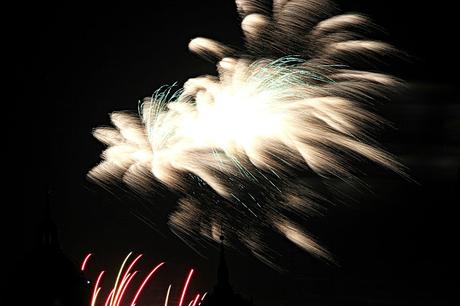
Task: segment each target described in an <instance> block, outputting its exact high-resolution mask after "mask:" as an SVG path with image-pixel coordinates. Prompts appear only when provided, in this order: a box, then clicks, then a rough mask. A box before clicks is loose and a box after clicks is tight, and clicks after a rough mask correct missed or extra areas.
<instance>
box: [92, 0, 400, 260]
mask: <svg viewBox="0 0 460 306" xmlns="http://www.w3.org/2000/svg"><path fill="white" fill-rule="evenodd" d="M236 3H237V7H238V11H239V13H240V16H241V18H242V23H241V26H242V30H243V33H244V37H245V47H244V48H243V49H241V50H236V49H234V48H230V47H228V46H226V45H224V44H221V43H219V42H216V41H213V40H210V39H206V38H195V39H193V40H192V41H191V42H190V44H189V49H190V50H191V51H192V52H194V53H196V54H198V55H200V56H202V57H204V58H206V59H209V60H213V61H215V62H217V70H218V76H209V75H207V76H200V77H196V78H192V79H189V80H188V81H187V82H186V83H185V84H184V86H183V88H181V89H179V90H176V89H175V88H174V86H165V87H162V88H160V89H158V90H157V91H156V92H155V93H154V95H152V97H148V98H145V99H144V100H143V101H142V102H141V103H140V104H139V116H138V115H133V114H129V113H126V112H117V113H112V114H111V120H112V122H113V124H114V126H115V128H110V127H104V128H98V129H96V130H95V131H94V135H95V137H96V138H97V139H99V140H100V141H101V142H103V143H104V144H106V145H107V146H108V148H107V150H105V151H104V153H103V155H102V158H103V159H104V161H103V162H102V163H101V164H99V165H98V166H97V167H95V168H94V169H92V170H91V171H90V173H89V177H90V178H91V179H92V180H94V181H96V182H98V183H101V184H105V183H110V182H113V181H120V180H121V181H123V182H124V183H126V184H127V185H129V186H131V187H133V189H134V190H136V191H139V192H149V191H150V189H151V186H152V185H151V182H152V181H155V182H157V183H160V184H163V185H165V186H167V187H168V188H170V189H172V190H175V191H177V192H178V193H180V194H181V195H183V196H182V198H181V199H180V200H179V203H178V205H179V207H178V208H177V209H176V211H175V212H174V213H173V214H172V215H171V216H170V220H169V225H170V227H171V229H172V230H173V231H174V232H175V233H177V234H179V235H181V236H182V237H185V238H190V240H195V241H196V240H199V239H200V238H203V237H204V238H208V239H211V240H214V241H217V240H218V239H219V236H220V234H221V231H222V227H224V228H225V229H226V236H228V237H229V238H230V241H232V240H233V241H238V242H239V243H242V244H243V245H244V246H245V247H247V248H248V249H249V250H250V251H251V252H252V253H253V254H254V255H256V256H257V257H259V258H260V259H263V260H264V261H266V262H269V261H270V259H269V256H268V255H267V254H268V251H269V246H268V245H266V244H265V243H264V242H263V232H264V231H266V230H269V231H275V232H277V233H280V234H281V235H282V236H284V237H286V238H287V239H288V240H290V241H292V242H293V243H295V244H296V245H297V246H299V247H300V248H302V249H304V250H306V251H308V252H310V253H311V254H313V255H317V256H319V257H322V258H328V259H331V257H330V254H329V253H328V251H327V250H326V249H324V248H323V247H321V246H320V245H319V244H318V243H317V242H316V241H315V240H314V239H313V238H312V237H311V236H310V235H309V234H308V233H307V232H306V231H305V229H304V227H303V226H302V225H301V224H303V223H305V222H304V221H305V219H306V218H307V217H308V215H310V214H312V213H318V212H319V211H320V210H319V209H318V204H317V202H318V201H317V200H318V199H320V198H321V196H320V195H319V194H318V193H317V192H314V190H312V189H308V188H307V187H306V186H305V184H303V183H302V182H301V181H300V180H298V179H293V172H295V171H297V172H298V171H299V169H300V170H301V171H302V172H308V173H310V174H316V175H318V176H320V177H321V178H323V179H325V180H327V179H328V178H331V177H336V178H339V179H342V180H345V181H352V180H354V179H355V171H354V169H353V166H352V163H354V162H355V161H356V160H361V159H368V160H371V161H373V162H375V163H377V164H380V165H382V166H384V167H386V168H389V169H391V170H393V171H395V172H398V173H402V170H401V168H402V167H401V165H400V164H399V163H398V162H396V161H395V159H394V158H393V157H392V156H391V155H390V154H388V153H386V152H385V151H383V150H382V149H381V148H379V146H378V145H377V143H376V141H375V140H374V138H373V131H374V130H375V128H377V127H379V126H381V125H383V124H384V120H383V119H381V118H380V117H379V116H378V115H376V114H375V113H373V112H372V111H371V107H370V105H371V103H369V102H371V101H373V100H375V99H376V98H379V97H383V96H384V95H385V93H386V92H388V91H389V90H391V89H394V88H395V87H397V86H398V85H399V83H400V82H399V81H398V80H397V79H395V78H394V77H391V76H389V75H386V74H382V73H379V72H375V71H373V70H372V69H371V68H369V69H362V68H360V69H357V68H353V64H354V63H357V62H360V63H361V64H363V63H364V64H369V63H370V62H372V60H373V59H375V58H377V57H379V56H380V55H382V54H389V53H390V54H391V53H395V52H396V50H395V49H394V48H393V47H392V46H391V45H389V44H387V43H384V42H381V41H375V40H369V39H366V38H365V34H366V33H368V32H369V29H375V28H376V27H375V26H374V25H373V24H372V23H371V22H370V21H369V20H368V19H367V18H366V17H365V16H362V15H358V14H342V15H333V12H334V10H335V9H334V7H333V5H331V4H330V3H329V2H328V1H318V0H278V1H276V0H274V1H273V6H272V7H269V6H268V5H267V4H266V1H258V0H246V1H236ZM331 16H332V17H331ZM361 66H362V65H361ZM197 185H198V187H197ZM206 186H208V187H209V188H205V187H206ZM201 187H203V188H202V189H203V192H201V193H200V194H199V195H197V193H196V192H193V193H192V192H191V190H195V191H196V190H197V189H198V190H199V189H200V188H201ZM204 190H207V191H204ZM293 215H295V216H296V217H295V218H292V216H293ZM227 233H230V234H227Z"/></svg>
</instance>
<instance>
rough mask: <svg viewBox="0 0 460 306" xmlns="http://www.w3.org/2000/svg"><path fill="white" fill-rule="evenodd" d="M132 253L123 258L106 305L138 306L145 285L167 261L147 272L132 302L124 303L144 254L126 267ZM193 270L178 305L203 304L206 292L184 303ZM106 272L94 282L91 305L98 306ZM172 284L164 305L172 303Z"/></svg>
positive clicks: (191, 305)
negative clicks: (135, 267)
mask: <svg viewBox="0 0 460 306" xmlns="http://www.w3.org/2000/svg"><path fill="white" fill-rule="evenodd" d="M92 255H93V254H92V253H89V254H88V255H86V256H85V257H84V259H83V262H82V264H81V270H82V271H85V269H86V266H87V264H88V261H89V259H90V257H92ZM131 255H132V252H131V253H129V254H128V255H127V256H126V257H125V259H124V260H123V263H122V264H121V267H120V269H119V270H118V274H117V277H116V279H115V283H114V285H113V287H112V289H111V290H110V293H109V294H108V295H107V297H106V300H105V302H104V306H122V305H127V306H137V301H138V299H139V297H140V295H141V293H142V291H143V290H144V287H145V286H146V285H147V283H148V282H149V281H150V280H151V279H152V278H153V276H154V275H155V273H156V272H157V271H158V270H159V269H160V268H161V267H162V266H163V265H164V264H165V262H161V263H159V264H157V265H156V266H155V267H154V268H153V269H152V270H151V271H150V272H149V274H147V276H146V277H145V278H144V280H143V281H142V283H141V284H140V285H139V287H137V289H136V293H135V294H134V297H133V299H132V300H131V302H128V303H125V304H122V301H123V297H124V295H125V292H126V290H127V289H128V287H129V285H130V284H131V281H132V280H133V279H134V277H135V276H136V275H138V272H139V271H134V272H132V270H133V268H134V266H135V265H136V263H137V262H138V261H139V259H140V258H141V257H142V254H140V255H138V256H137V257H136V258H134V259H133V260H132V261H131V262H130V264H129V265H128V267H127V268H126V269H125V268H124V267H125V265H126V264H127V262H128V259H129V258H130V257H131ZM193 272H194V269H190V271H189V273H188V275H187V278H186V279H185V283H184V285H183V288H182V292H181V295H180V300H179V304H178V305H177V306H199V305H200V304H201V302H202V301H203V299H204V297H205V296H206V293H205V294H203V295H201V294H199V293H198V294H197V295H196V296H195V297H194V298H193V299H192V300H191V301H190V302H189V303H188V304H184V301H185V298H186V295H187V290H188V287H189V284H190V281H191V279H192V275H193ZM104 273H105V271H101V272H100V273H99V275H98V277H97V279H96V282H95V283H94V287H93V291H92V292H93V294H92V296H91V301H90V306H96V302H97V300H98V298H99V296H100V292H101V290H102V286H101V283H102V278H103V276H104ZM122 274H123V276H122ZM171 286H172V285H169V287H168V290H167V292H166V295H165V300H164V304H163V305H164V306H169V305H170V304H169V295H170V291H171ZM200 297H201V299H200Z"/></svg>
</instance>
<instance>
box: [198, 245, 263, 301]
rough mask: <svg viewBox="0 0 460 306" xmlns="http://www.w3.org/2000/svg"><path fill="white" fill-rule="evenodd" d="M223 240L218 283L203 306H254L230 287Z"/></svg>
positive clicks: (207, 296)
mask: <svg viewBox="0 0 460 306" xmlns="http://www.w3.org/2000/svg"><path fill="white" fill-rule="evenodd" d="M223 240H224V238H223V236H221V243H220V255H219V266H218V268H217V283H216V285H215V286H214V288H213V289H212V291H211V292H210V293H208V294H207V295H206V298H205V299H204V301H203V302H202V303H201V306H227V305H235V306H254V303H253V302H252V301H251V300H247V299H245V298H244V297H242V296H241V295H239V294H238V293H236V292H235V291H234V290H233V288H232V286H231V285H230V281H229V273H228V267H227V261H226V258H225V249H224V242H223Z"/></svg>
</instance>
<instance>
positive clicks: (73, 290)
mask: <svg viewBox="0 0 460 306" xmlns="http://www.w3.org/2000/svg"><path fill="white" fill-rule="evenodd" d="M50 196H51V194H50V192H49V191H48V192H47V196H46V201H45V204H44V209H43V213H42V216H41V222H40V223H39V225H38V227H37V232H36V245H35V247H34V248H33V249H32V250H31V251H30V252H28V253H27V254H25V256H24V258H23V260H22V261H21V262H20V263H19V266H18V268H17V269H16V273H15V280H14V281H15V286H14V288H13V289H14V290H15V291H16V295H15V296H16V297H17V304H16V305H43V306H83V305H88V304H89V292H90V290H89V282H88V281H87V280H86V279H85V278H84V275H83V273H82V272H81V271H80V270H79V269H78V267H77V266H76V265H75V264H74V263H73V262H72V261H71V260H70V259H69V258H68V257H67V256H66V255H65V254H64V253H63V252H62V249H61V246H60V243H59V237H58V228H57V226H56V224H55V222H54V221H53V219H52V214H51V199H50Z"/></svg>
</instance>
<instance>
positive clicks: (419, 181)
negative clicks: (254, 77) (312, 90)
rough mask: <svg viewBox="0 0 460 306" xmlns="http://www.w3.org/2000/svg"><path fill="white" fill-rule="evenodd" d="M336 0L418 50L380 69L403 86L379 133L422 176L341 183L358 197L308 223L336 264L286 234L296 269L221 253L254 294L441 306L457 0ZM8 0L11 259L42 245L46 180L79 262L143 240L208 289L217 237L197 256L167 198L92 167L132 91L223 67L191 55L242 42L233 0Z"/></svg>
mask: <svg viewBox="0 0 460 306" xmlns="http://www.w3.org/2000/svg"><path fill="white" fill-rule="evenodd" d="M338 3H340V7H341V8H342V10H343V11H354V12H362V13H365V14H367V15H369V16H370V17H371V18H372V19H373V20H374V21H375V22H376V23H377V24H379V25H381V26H382V27H383V28H384V29H385V30H386V34H385V36H384V38H385V39H386V40H389V41H390V42H392V43H393V44H395V45H396V46H397V47H398V48H400V49H402V50H404V51H405V52H406V53H407V54H409V55H410V56H409V57H408V58H406V59H403V60H399V61H394V60H392V66H389V67H387V68H388V70H389V71H391V72H393V73H395V74H396V75H397V76H399V77H402V78H404V79H405V80H406V81H408V84H409V85H410V86H409V88H408V89H407V90H405V91H404V92H403V93H402V94H401V95H399V96H396V97H394V98H392V99H391V101H388V102H385V104H384V105H383V106H382V107H381V108H382V110H381V111H382V113H383V115H384V116H385V117H386V118H388V119H389V120H390V121H392V122H393V125H394V127H395V128H394V129H391V128H389V129H388V130H386V131H385V132H384V133H382V135H381V137H380V139H382V140H383V143H384V145H385V147H386V148H387V149H388V150H389V151H391V152H393V153H395V154H396V155H397V156H399V157H400V159H401V161H402V162H403V163H404V164H405V165H406V166H407V167H408V173H409V174H410V176H411V178H412V179H413V181H409V180H404V179H403V178H400V177H397V176H395V175H391V174H388V173H386V172H385V171H384V170H382V169H379V168H374V167H371V166H366V167H367V168H369V169H367V170H366V173H368V175H367V176H366V177H364V178H363V179H364V181H365V182H366V183H367V184H368V185H369V190H359V191H358V190H352V189H347V187H343V190H342V191H343V192H345V193H348V194H350V200H349V201H348V202H347V203H341V204H337V205H336V206H333V207H331V208H330V210H329V211H328V213H327V214H326V216H324V217H321V218H316V219H314V220H312V224H311V227H310V228H311V231H312V233H313V234H315V235H316V236H317V237H318V238H319V239H320V240H321V241H322V242H324V244H325V245H326V246H327V247H328V248H329V249H330V250H331V251H332V252H333V253H334V254H335V256H336V258H337V259H338V261H339V266H333V265H330V264H328V263H326V262H324V261H321V260H318V259H316V258H314V257H311V256H310V255H308V254H306V253H303V252H301V251H300V250H299V249H297V248H296V247H295V246H294V245H288V244H286V245H283V247H285V251H286V253H287V254H290V255H289V257H288V258H285V262H284V264H285V267H286V269H287V271H286V272H284V273H279V272H277V271H274V270H272V269H271V268H269V267H268V266H266V265H264V264H263V263H261V262H259V261H257V260H256V259H254V258H252V257H251V256H250V255H248V254H246V253H245V252H241V251H238V250H228V252H227V253H228V262H229V266H230V278H231V282H232V283H233V285H234V287H235V289H236V290H237V291H239V292H241V293H242V294H243V295H246V296H253V298H254V301H255V303H256V304H257V305H303V304H302V302H301V301H304V300H305V299H306V298H309V297H311V296H314V295H315V294H324V292H329V291H331V290H332V289H331V288H333V289H334V294H337V295H340V296H348V297H353V298H355V297H359V298H362V299H364V300H365V299H369V300H371V299H374V300H379V299H380V300H385V301H390V300H397V301H403V302H401V304H403V305H405V304H407V305H412V304H414V305H420V304H423V303H425V302H426V303H427V305H431V304H432V305H448V300H449V295H453V293H454V289H455V287H454V279H455V277H456V275H455V274H454V272H453V269H454V267H455V266H456V260H457V257H456V256H455V255H454V252H453V249H454V248H455V244H456V243H457V242H458V236H457V235H456V232H457V230H458V221H457V219H458V215H457V207H456V206H458V203H460V202H459V201H458V198H460V192H459V190H460V189H459V176H460V170H459V167H460V157H459V156H460V103H459V99H458V98H459V96H458V93H457V92H456V91H455V88H456V86H458V85H457V84H456V81H457V80H456V79H455V78H456V77H458V76H456V72H455V71H458V70H456V68H455V67H454V66H455V65H456V61H457V59H456V58H458V47H456V46H455V43H456V42H455V40H456V39H457V37H458V33H456V31H457V29H458V24H457V20H456V19H455V13H454V10H453V8H452V7H449V5H450V2H449V1H436V2H431V3H423V1H412V0H411V1H396V0H385V1H381V0H374V1H364V0H360V1H353V0H342V1H338ZM9 10H10V11H11V13H13V16H14V18H13V20H14V22H12V23H11V24H10V25H9V28H8V29H7V31H9V32H10V35H11V38H12V43H11V45H12V46H13V55H12V62H13V63H14V65H15V81H16V84H17V85H16V87H14V88H13V90H14V92H15V95H14V97H15V98H14V100H13V101H12V102H10V101H5V102H4V104H3V105H4V106H3V107H4V110H6V114H4V115H3V116H4V117H5V118H6V122H7V125H8V128H7V135H8V136H7V139H8V142H9V144H8V145H7V151H8V152H7V153H8V159H6V160H5V166H6V169H5V175H4V177H3V178H4V179H6V180H7V182H5V183H3V185H4V188H5V190H6V194H7V195H5V196H4V198H5V199H8V200H7V201H3V202H4V204H3V205H5V206H7V207H12V208H13V211H12V212H11V216H9V215H8V216H7V217H6V218H8V219H9V218H11V219H13V220H14V225H12V226H11V232H13V233H17V236H14V237H13V239H12V240H13V241H12V248H9V249H10V250H11V254H10V255H9V256H11V259H12V260H13V261H14V262H17V263H19V262H20V260H21V258H22V256H23V255H24V254H26V253H27V252H28V251H30V250H31V249H32V248H33V245H34V243H35V241H34V239H35V231H36V226H37V224H38V222H39V221H40V218H41V217H40V216H41V213H42V210H43V207H44V202H45V191H46V189H47V186H51V188H52V190H53V195H52V200H51V202H52V214H53V218H54V220H55V222H56V224H57V225H58V228H59V235H60V241H61V245H62V249H63V251H64V252H65V253H66V254H67V255H68V256H69V257H70V258H71V259H72V260H74V261H75V262H76V263H79V262H80V260H81V259H82V258H83V257H84V255H86V254H87V253H88V252H93V253H95V258H94V262H93V268H94V271H96V270H97V271H99V270H100V269H109V270H114V269H115V268H116V267H117V266H118V264H119V263H120V261H121V260H122V258H123V257H124V255H126V254H127V253H128V252H129V251H135V252H140V253H144V254H146V257H145V259H144V261H145V263H146V265H147V264H151V265H153V264H155V263H157V262H159V261H162V260H165V261H167V262H168V269H169V270H168V271H170V272H169V276H167V277H166V276H164V278H165V279H171V280H174V282H175V283H177V284H179V283H182V280H183V278H184V277H185V274H186V273H187V271H188V269H189V268H191V267H194V268H196V269H197V274H196V275H195V279H194V281H193V286H194V287H193V288H196V290H201V291H206V290H207V289H209V288H211V287H212V285H213V284H214V281H215V269H216V265H217V259H218V256H217V255H218V248H217V247H210V248H209V249H208V251H207V252H206V254H204V255H205V256H204V257H203V256H200V255H198V254H196V253H195V252H194V251H193V250H191V249H190V248H189V247H187V245H185V244H184V243H183V242H182V241H181V240H179V239H178V238H177V237H175V236H174V235H172V234H171V233H170V232H168V230H167V227H166V226H165V223H166V220H167V215H168V214H169V213H170V212H171V211H172V210H173V208H174V201H175V196H174V194H172V193H168V192H166V191H165V192H163V193H161V194H153V193H152V195H149V196H146V197H145V198H144V199H140V198H138V197H136V196H135V195H134V194H132V193H129V192H127V191H123V190H119V191H117V190H116V189H114V190H113V193H110V192H108V191H106V190H103V189H102V188H100V187H98V186H96V185H94V184H93V183H91V182H89V181H87V179H86V173H87V172H88V171H89V170H90V169H91V168H92V167H93V166H95V165H96V164H97V163H98V162H99V161H100V157H99V155H100V153H101V151H102V149H103V148H104V147H103V145H101V144H100V143H99V142H98V141H97V140H96V139H94V138H93V137H92V135H91V131H92V129H93V128H95V127H97V126H101V125H109V124H110V121H109V116H108V113H110V112H112V111H117V110H132V111H136V109H137V102H138V100H139V99H142V98H143V97H145V96H149V95H151V94H152V93H153V91H154V90H155V89H157V88H158V87H160V86H161V85H163V84H171V83H174V82H176V81H177V82H179V83H183V82H184V81H186V80H187V79H188V78H190V77H194V76H198V75H202V74H215V72H214V70H215V69H214V64H212V63H209V62H205V61H203V60H202V59H200V58H198V57H196V56H195V55H193V54H191V53H190V52H189V51H188V49H187V44H188V42H189V41H190V39H192V38H194V37H196V36H203V37H209V38H213V39H216V40H219V41H223V42H228V43H230V44H233V45H240V44H241V42H242V39H241V37H242V33H241V32H240V31H241V30H240V25H239V22H240V19H239V17H238V15H237V13H236V8H235V5H234V3H233V1H232V0H215V1H173V0H170V1H145V3H141V2H139V3H136V2H135V1H129V2H127V1H126V2H124V3H122V4H119V3H113V2H108V3H105V4H102V2H98V3H94V2H88V3H86V2H84V1H72V2H71V1H66V2H65V3H60V4H42V3H40V4H33V5H32V6H29V5H25V4H24V5H23V4H17V5H15V7H11V8H10V9H9ZM6 14H8V13H6ZM5 60H6V61H10V59H9V58H5ZM338 188H339V189H340V186H338ZM329 196H330V198H334V195H333V194H330V195H329ZM455 198H457V199H455ZM152 206H154V207H155V209H151V207H152ZM133 212H134V214H133ZM136 213H137V214H143V215H145V216H147V217H148V218H149V220H151V221H153V222H154V225H147V224H146V223H143V222H142V221H140V220H139V218H138V217H136V216H135V214H136ZM4 218H5V217H4ZM12 266H13V267H14V265H12ZM88 276H89V277H91V278H92V277H94V275H93V274H90V275H88ZM165 282H166V280H165ZM165 284H166V283H165ZM318 287H319V288H318ZM318 292H319V293H318ZM331 292H332V291H331ZM331 294H332V293H331ZM420 301H423V303H422V302H420ZM283 303H284V304H283ZM296 303H297V304H296ZM388 303H389V302H388ZM140 304H142V303H140Z"/></svg>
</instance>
